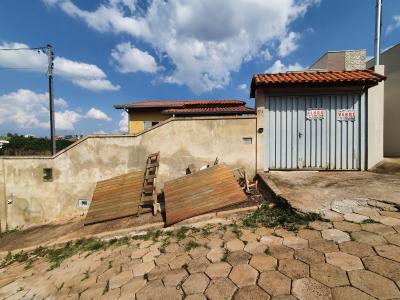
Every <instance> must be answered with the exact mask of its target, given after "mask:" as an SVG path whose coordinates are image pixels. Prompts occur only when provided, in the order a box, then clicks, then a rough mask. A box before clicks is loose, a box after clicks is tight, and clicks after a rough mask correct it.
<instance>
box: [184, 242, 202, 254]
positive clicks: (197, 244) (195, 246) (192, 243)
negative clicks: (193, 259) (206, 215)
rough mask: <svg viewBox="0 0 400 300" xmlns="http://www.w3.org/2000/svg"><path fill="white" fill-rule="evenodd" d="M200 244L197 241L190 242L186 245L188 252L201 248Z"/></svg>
mask: <svg viewBox="0 0 400 300" xmlns="http://www.w3.org/2000/svg"><path fill="white" fill-rule="evenodd" d="M199 246H200V244H199V243H197V242H196V241H195V240H190V241H189V242H188V243H187V244H186V251H190V250H192V249H194V248H197V247H199Z"/></svg>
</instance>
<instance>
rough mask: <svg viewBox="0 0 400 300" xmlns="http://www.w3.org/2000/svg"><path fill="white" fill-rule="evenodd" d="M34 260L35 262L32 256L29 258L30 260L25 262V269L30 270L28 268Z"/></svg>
mask: <svg viewBox="0 0 400 300" xmlns="http://www.w3.org/2000/svg"><path fill="white" fill-rule="evenodd" d="M33 262H34V260H33V258H31V257H30V258H28V260H27V261H26V263H25V267H24V269H25V270H28V269H30V268H32V266H33Z"/></svg>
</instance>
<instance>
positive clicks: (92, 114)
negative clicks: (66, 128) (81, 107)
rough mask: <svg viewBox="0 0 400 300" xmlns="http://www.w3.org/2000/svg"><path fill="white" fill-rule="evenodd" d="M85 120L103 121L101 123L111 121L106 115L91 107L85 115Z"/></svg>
mask: <svg viewBox="0 0 400 300" xmlns="http://www.w3.org/2000/svg"><path fill="white" fill-rule="evenodd" d="M85 118H87V119H94V120H103V121H111V118H110V117H109V116H107V114H106V113H104V112H102V111H101V110H99V109H96V108H94V107H92V108H91V109H89V111H88V112H87V113H86V115H85Z"/></svg>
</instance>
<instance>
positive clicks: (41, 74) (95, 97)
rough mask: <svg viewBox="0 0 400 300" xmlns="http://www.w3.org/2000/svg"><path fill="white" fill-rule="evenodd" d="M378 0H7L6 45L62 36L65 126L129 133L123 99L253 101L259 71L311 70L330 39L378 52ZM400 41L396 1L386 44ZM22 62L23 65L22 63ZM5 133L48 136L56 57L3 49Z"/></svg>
mask: <svg viewBox="0 0 400 300" xmlns="http://www.w3.org/2000/svg"><path fill="white" fill-rule="evenodd" d="M374 18H375V0H351V1H349V0H335V1H333V0H303V1H301V0H269V1H265V0H221V1H215V0H202V1H199V0H185V1H184V0H169V1H166V2H165V1H162V0H152V1H141V0H102V1H100V0H99V1H94V0H93V1H83V0H33V1H26V0H3V1H1V4H0V48H9V47H11V48H14V47H24V46H29V47H38V46H42V45H46V44H48V43H50V44H52V45H53V47H54V51H55V55H56V60H55V74H56V75H55V79H54V91H55V98H56V130H57V134H59V135H65V134H71V133H74V134H75V133H76V134H90V133H95V132H106V133H118V132H121V131H123V130H124V128H125V125H126V119H124V118H123V115H122V114H121V111H117V110H115V109H114V108H113V104H117V103H128V102H134V101H139V100H145V99H214V98H215V99H228V98H237V99H244V100H246V101H248V103H249V105H252V104H253V101H252V99H249V98H248V97H249V88H248V86H249V84H250V81H251V77H252V74H254V73H264V72H266V71H267V72H279V71H282V72H283V71H286V70H288V69H301V68H305V67H307V66H309V65H310V64H311V63H312V62H314V61H315V60H316V59H318V58H319V57H320V56H321V55H322V54H323V53H325V52H326V51H328V50H343V49H366V50H367V54H368V55H369V56H371V55H373V39H374ZM399 42H400V1H399V0H385V1H384V8H383V27H382V48H383V49H384V48H387V47H389V46H392V45H394V44H397V43H399ZM21 68H22V69H21ZM0 82H1V83H2V84H0V134H3V133H7V132H17V133H21V134H35V135H38V136H44V135H48V129H47V128H48V112H47V95H46V92H47V79H46V58H45V56H44V55H43V54H38V53H36V52H31V51H7V52H5V51H0Z"/></svg>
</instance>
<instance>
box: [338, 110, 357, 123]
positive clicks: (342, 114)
mask: <svg viewBox="0 0 400 300" xmlns="http://www.w3.org/2000/svg"><path fill="white" fill-rule="evenodd" d="M355 118H356V113H355V111H354V109H339V110H338V111H337V114H336V119H337V120H338V121H345V122H353V121H354V120H355Z"/></svg>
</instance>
